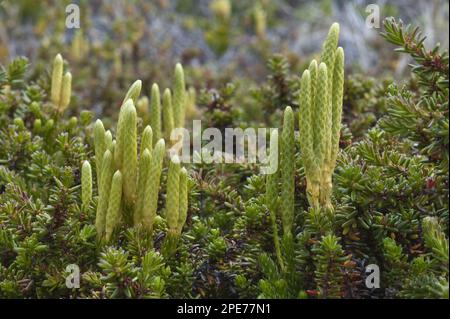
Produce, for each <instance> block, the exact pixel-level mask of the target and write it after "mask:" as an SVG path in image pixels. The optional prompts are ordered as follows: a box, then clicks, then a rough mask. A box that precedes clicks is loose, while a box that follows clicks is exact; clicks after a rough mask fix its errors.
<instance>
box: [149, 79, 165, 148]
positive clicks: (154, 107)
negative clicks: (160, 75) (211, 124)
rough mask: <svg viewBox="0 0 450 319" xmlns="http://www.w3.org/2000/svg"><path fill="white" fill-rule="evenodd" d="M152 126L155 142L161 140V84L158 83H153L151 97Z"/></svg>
mask: <svg viewBox="0 0 450 319" xmlns="http://www.w3.org/2000/svg"><path fill="white" fill-rule="evenodd" d="M150 126H151V127H152V130H153V144H156V142H158V141H159V139H160V138H161V137H162V136H161V134H162V133H161V97H160V94H159V86H158V84H156V83H153V85H152V95H151V99H150Z"/></svg>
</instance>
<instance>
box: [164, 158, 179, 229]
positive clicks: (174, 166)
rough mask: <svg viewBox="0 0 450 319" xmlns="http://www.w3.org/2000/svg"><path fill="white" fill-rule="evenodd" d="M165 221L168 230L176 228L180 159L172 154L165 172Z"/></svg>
mask: <svg viewBox="0 0 450 319" xmlns="http://www.w3.org/2000/svg"><path fill="white" fill-rule="evenodd" d="M166 196H167V197H166V221H167V226H168V227H169V229H170V230H172V231H176V230H177V229H178V215H179V209H180V205H179V204H180V159H179V158H178V156H177V155H175V156H173V157H172V158H171V160H170V162H169V171H168V173H167V193H166Z"/></svg>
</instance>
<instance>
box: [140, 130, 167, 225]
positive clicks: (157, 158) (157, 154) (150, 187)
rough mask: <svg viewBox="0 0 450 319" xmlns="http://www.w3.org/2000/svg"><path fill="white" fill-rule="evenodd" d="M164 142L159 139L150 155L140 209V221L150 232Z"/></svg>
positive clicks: (156, 206)
mask: <svg viewBox="0 0 450 319" xmlns="http://www.w3.org/2000/svg"><path fill="white" fill-rule="evenodd" d="M165 148H166V146H165V143H164V140H163V139H160V140H159V141H158V142H157V143H156V145H155V148H154V149H153V152H152V155H151V165H150V175H149V178H148V179H147V183H145V186H144V187H145V190H144V194H145V196H144V199H143V205H142V206H143V209H142V221H143V224H144V227H145V229H146V230H147V231H148V232H151V230H152V229H153V223H154V221H155V217H156V210H157V208H158V193H159V184H160V178H161V171H162V166H163V160H164V154H165Z"/></svg>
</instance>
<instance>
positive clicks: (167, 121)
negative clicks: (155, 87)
mask: <svg viewBox="0 0 450 319" xmlns="http://www.w3.org/2000/svg"><path fill="white" fill-rule="evenodd" d="M163 125H164V139H165V140H167V141H170V134H171V133H172V130H173V129H174V116H173V108H172V96H171V93H170V90H169V89H165V90H164V94H163Z"/></svg>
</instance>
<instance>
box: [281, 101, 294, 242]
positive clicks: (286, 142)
mask: <svg viewBox="0 0 450 319" xmlns="http://www.w3.org/2000/svg"><path fill="white" fill-rule="evenodd" d="M294 143H295V140H294V112H293V111H292V108H291V107H290V106H288V107H286V109H285V111H284V119H283V131H282V132H281V163H280V164H281V218H282V221H283V232H284V233H285V234H288V233H291V231H292V225H293V222H294V189H295V188H294V187H295V158H294V157H295V145H294Z"/></svg>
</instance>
